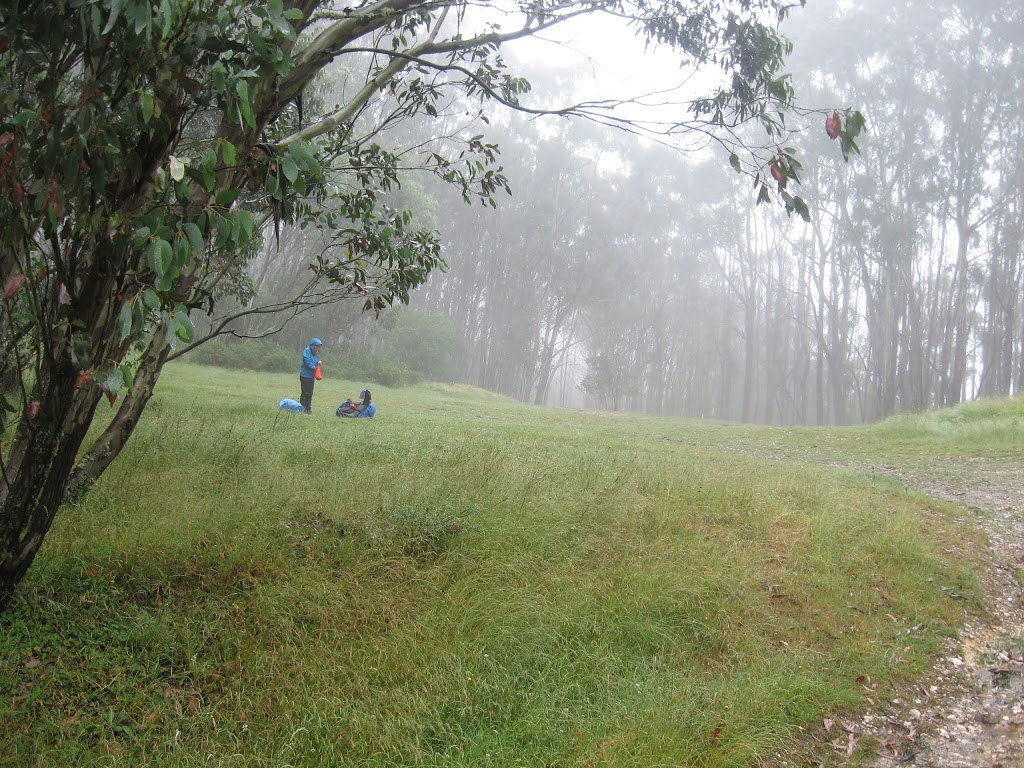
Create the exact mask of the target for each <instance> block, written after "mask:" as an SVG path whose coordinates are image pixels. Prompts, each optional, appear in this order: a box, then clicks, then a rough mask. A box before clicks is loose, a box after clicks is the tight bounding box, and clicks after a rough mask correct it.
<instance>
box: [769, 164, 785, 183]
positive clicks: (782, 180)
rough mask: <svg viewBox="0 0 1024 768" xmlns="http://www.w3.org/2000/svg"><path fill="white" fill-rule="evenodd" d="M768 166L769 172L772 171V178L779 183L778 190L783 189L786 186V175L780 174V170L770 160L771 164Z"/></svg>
mask: <svg viewBox="0 0 1024 768" xmlns="http://www.w3.org/2000/svg"><path fill="white" fill-rule="evenodd" d="M768 165H769V167H770V168H771V171H772V178H773V179H775V180H776V181H777V182H778V183H779V187H780V188H782V187H785V186H786V174H784V173H783V172H782V168H780V167H779V164H778V163H776V162H775V161H774V160H772V161H771V163H769V164H768Z"/></svg>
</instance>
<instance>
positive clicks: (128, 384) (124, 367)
mask: <svg viewBox="0 0 1024 768" xmlns="http://www.w3.org/2000/svg"><path fill="white" fill-rule="evenodd" d="M118 367H119V368H120V370H121V379H122V380H123V381H124V386H125V388H126V389H131V388H132V384H133V383H134V382H135V377H134V376H133V375H132V369H131V366H129V365H128V364H127V363H122V364H121V365H120V366H118Z"/></svg>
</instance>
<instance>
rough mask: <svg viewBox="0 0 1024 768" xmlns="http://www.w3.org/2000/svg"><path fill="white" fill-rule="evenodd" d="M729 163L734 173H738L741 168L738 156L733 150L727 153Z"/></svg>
mask: <svg viewBox="0 0 1024 768" xmlns="http://www.w3.org/2000/svg"><path fill="white" fill-rule="evenodd" d="M729 165H731V166H732V167H733V170H735V171H736V173H739V172H740V171H741V170H743V169H742V168H741V166H740V156H739V155H737V154H736V153H735V152H733V153H732V154H731V155H729Z"/></svg>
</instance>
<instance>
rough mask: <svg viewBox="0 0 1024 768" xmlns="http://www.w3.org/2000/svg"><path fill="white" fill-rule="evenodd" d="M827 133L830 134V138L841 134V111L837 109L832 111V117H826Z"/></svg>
mask: <svg viewBox="0 0 1024 768" xmlns="http://www.w3.org/2000/svg"><path fill="white" fill-rule="evenodd" d="M825 133H827V134H828V137H829V138H830V139H835V138H837V137H838V136H839V111H838V110H836V111H834V112H833V113H832V117H826V118H825Z"/></svg>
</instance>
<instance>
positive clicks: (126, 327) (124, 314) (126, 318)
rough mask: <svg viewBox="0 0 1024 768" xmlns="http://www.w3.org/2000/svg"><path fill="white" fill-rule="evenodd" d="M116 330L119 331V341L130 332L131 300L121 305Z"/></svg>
mask: <svg viewBox="0 0 1024 768" xmlns="http://www.w3.org/2000/svg"><path fill="white" fill-rule="evenodd" d="M117 327H118V330H119V331H120V332H121V341H124V340H125V339H127V338H128V335H129V334H130V333H131V332H132V302H130V301H126V302H125V303H124V306H122V307H121V315H120V317H118V320H117Z"/></svg>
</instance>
